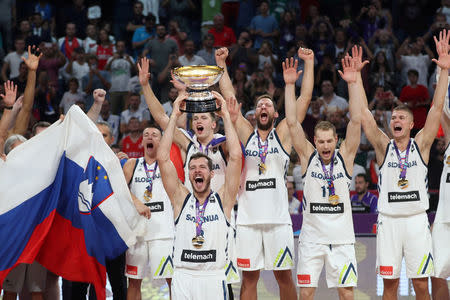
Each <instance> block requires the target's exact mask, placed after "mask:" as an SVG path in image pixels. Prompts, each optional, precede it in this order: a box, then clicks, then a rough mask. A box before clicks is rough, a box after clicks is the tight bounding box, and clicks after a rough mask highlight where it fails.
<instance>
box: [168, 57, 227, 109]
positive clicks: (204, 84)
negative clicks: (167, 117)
mask: <svg viewBox="0 0 450 300" xmlns="http://www.w3.org/2000/svg"><path fill="white" fill-rule="evenodd" d="M173 75H174V77H175V79H176V80H178V81H180V82H182V83H184V84H185V85H186V87H187V88H188V93H189V96H188V98H187V99H186V100H185V101H186V107H185V109H184V110H182V111H183V112H191V113H196V112H212V111H216V110H217V107H216V100H215V97H214V95H213V94H212V93H211V92H210V91H209V90H208V87H210V86H212V85H214V84H216V83H217V82H219V80H220V78H221V77H222V75H223V68H221V67H218V66H203V65H202V66H186V67H178V68H175V69H173Z"/></svg>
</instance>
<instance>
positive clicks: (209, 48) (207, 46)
mask: <svg viewBox="0 0 450 300" xmlns="http://www.w3.org/2000/svg"><path fill="white" fill-rule="evenodd" d="M213 45H214V35H212V34H211V33H207V34H206V35H205V37H204V38H203V48H202V49H200V50H199V51H198V52H197V55H198V56H200V57H201V58H203V59H204V60H205V62H206V64H207V65H215V64H216V58H215V56H214V53H215V52H214V48H213Z"/></svg>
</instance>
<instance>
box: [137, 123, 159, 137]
mask: <svg viewBox="0 0 450 300" xmlns="http://www.w3.org/2000/svg"><path fill="white" fill-rule="evenodd" d="M147 128H155V129H156V130H158V131H159V132H160V133H161V135H162V132H163V131H162V129H161V127H159V125H158V124H156V123H153V122H151V123H149V124H148V125H147V126H145V128H144V130H145V129H147ZM144 130H142V132H144Z"/></svg>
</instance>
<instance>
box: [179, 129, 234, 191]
mask: <svg viewBox="0 0 450 300" xmlns="http://www.w3.org/2000/svg"><path fill="white" fill-rule="evenodd" d="M180 130H181V132H183V134H184V135H185V136H186V137H187V138H188V139H189V140H190V143H189V145H188V148H187V150H186V161H185V163H184V178H185V182H184V185H185V186H186V187H187V188H188V190H189V191H190V192H191V193H192V191H193V190H192V185H191V182H190V181H189V160H190V159H191V156H192V155H193V154H195V153H197V152H202V151H201V149H200V142H199V141H198V140H197V136H195V135H194V136H191V135H190V134H189V133H187V132H186V131H185V130H183V129H180ZM214 138H215V139H220V138H224V136H223V135H221V134H214ZM224 142H225V140H224V141H222V142H221V143H219V144H217V145H214V146H210V147H208V149H203V153H205V154H206V155H208V157H209V158H211V160H212V163H213V171H214V176H213V177H212V178H211V189H212V190H213V191H218V190H220V188H221V187H222V185H223V184H224V183H225V168H226V167H227V161H226V158H225V154H224V152H223V150H222V147H221V145H222V144H223V143H224Z"/></svg>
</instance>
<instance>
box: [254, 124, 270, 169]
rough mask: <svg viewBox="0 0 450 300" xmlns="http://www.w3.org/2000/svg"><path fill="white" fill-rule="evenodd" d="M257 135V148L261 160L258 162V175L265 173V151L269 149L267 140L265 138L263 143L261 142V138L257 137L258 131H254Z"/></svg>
mask: <svg viewBox="0 0 450 300" xmlns="http://www.w3.org/2000/svg"><path fill="white" fill-rule="evenodd" d="M256 133H257V135H258V148H259V158H260V160H261V162H260V163H259V175H261V174H264V173H266V171H267V166H266V157H267V152H268V150H269V141H268V140H266V142H265V143H264V144H263V143H261V139H260V138H259V133H258V131H256Z"/></svg>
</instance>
